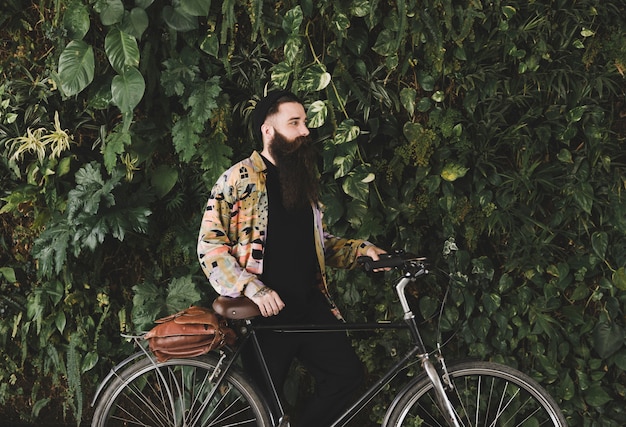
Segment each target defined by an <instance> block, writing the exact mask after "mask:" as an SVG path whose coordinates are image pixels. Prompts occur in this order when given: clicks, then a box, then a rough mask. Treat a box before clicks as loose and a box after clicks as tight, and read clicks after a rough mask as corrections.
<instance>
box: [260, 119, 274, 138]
mask: <svg viewBox="0 0 626 427" xmlns="http://www.w3.org/2000/svg"><path fill="white" fill-rule="evenodd" d="M261 136H262V137H263V139H265V137H266V136H267V137H270V138H271V137H273V136H274V127H273V126H271V125H269V124H267V123H263V124H262V125H261Z"/></svg>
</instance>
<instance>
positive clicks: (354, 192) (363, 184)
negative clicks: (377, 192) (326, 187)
mask: <svg viewBox="0 0 626 427" xmlns="http://www.w3.org/2000/svg"><path fill="white" fill-rule="evenodd" d="M373 178H374V176H373V174H372V173H371V172H370V171H369V170H367V169H366V168H365V166H359V168H357V170H355V171H353V172H350V173H349V174H348V176H346V179H345V180H344V181H343V184H342V186H341V187H342V188H343V191H344V192H345V193H346V194H348V195H349V196H351V197H353V198H355V199H357V200H361V201H363V202H366V201H367V198H368V197H369V183H370V182H372V180H373Z"/></svg>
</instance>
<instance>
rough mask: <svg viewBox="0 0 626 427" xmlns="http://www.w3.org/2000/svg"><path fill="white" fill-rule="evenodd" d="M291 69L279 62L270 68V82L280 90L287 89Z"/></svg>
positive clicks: (284, 63)
mask: <svg viewBox="0 0 626 427" xmlns="http://www.w3.org/2000/svg"><path fill="white" fill-rule="evenodd" d="M292 73H293V68H292V67H291V66H290V65H289V64H288V63H287V62H285V61H283V62H279V63H278V64H276V65H274V66H273V67H272V82H273V83H274V84H275V85H276V86H278V87H281V88H285V87H287V84H288V83H289V79H290V78H291V75H292Z"/></svg>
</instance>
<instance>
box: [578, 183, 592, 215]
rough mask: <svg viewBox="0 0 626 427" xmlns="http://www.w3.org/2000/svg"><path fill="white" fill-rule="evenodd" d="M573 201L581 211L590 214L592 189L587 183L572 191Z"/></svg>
mask: <svg viewBox="0 0 626 427" xmlns="http://www.w3.org/2000/svg"><path fill="white" fill-rule="evenodd" d="M573 197H574V201H575V202H576V204H577V205H578V207H580V208H581V209H582V210H583V211H585V212H586V213H588V214H591V207H592V206H593V187H592V186H591V184H589V183H588V182H584V183H582V184H581V185H580V187H579V188H576V189H574V191H573Z"/></svg>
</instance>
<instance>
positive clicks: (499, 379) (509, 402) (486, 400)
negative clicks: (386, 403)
mask: <svg viewBox="0 0 626 427" xmlns="http://www.w3.org/2000/svg"><path fill="white" fill-rule="evenodd" d="M448 373H449V375H450V378H451V381H452V382H453V383H454V390H453V391H447V395H448V398H449V400H450V402H451V403H452V405H453V407H454V410H455V412H456V414H457V420H458V423H459V425H462V426H465V427H477V426H498V427H509V426H511V427H512V426H519V427H531V426H532V427H534V426H554V427H566V426H567V422H566V420H565V417H564V416H563V414H562V412H561V410H560V408H559V406H558V405H557V403H556V401H555V400H554V399H553V398H552V397H551V396H550V395H549V394H548V392H547V391H546V390H545V389H543V388H542V387H541V386H540V385H539V384H538V383H537V382H536V381H535V380H533V379H532V378H530V377H529V376H528V375H526V374H524V373H522V372H520V371H518V370H516V369H514V368H511V367H509V366H505V365H500V364H497V363H493V362H461V363H458V364H453V365H451V366H450V367H449V368H448ZM446 425H448V424H447V423H446V421H445V420H444V417H443V415H442V413H441V410H440V409H439V407H438V405H437V404H436V397H435V393H434V390H433V385H432V383H431V382H430V381H429V380H428V378H427V377H426V376H425V375H420V376H418V377H417V378H416V379H415V380H413V381H412V382H411V383H409V384H408V385H407V386H406V387H405V388H404V389H403V390H402V391H401V392H400V393H398V396H397V397H396V399H395V400H394V402H393V403H392V405H391V406H390V408H389V409H388V411H387V415H386V416H385V420H384V422H383V426H387V427H413V426H421V427H427V426H446Z"/></svg>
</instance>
